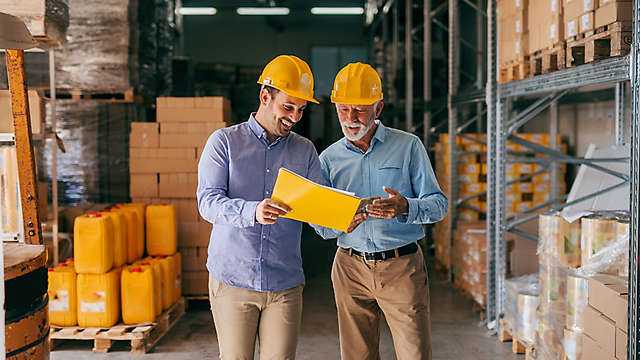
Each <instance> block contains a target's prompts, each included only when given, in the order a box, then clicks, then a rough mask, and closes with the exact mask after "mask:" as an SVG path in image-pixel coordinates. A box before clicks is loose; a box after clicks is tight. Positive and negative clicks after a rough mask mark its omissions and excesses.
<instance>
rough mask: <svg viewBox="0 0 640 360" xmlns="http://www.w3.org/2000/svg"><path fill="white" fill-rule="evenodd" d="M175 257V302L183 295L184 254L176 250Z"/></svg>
mask: <svg viewBox="0 0 640 360" xmlns="http://www.w3.org/2000/svg"><path fill="white" fill-rule="evenodd" d="M171 257H173V258H174V265H175V266H174V274H175V281H174V285H175V292H174V297H173V302H176V301H178V299H180V297H181V296H182V255H180V253H179V252H176V253H175V254H174V255H173V256H171Z"/></svg>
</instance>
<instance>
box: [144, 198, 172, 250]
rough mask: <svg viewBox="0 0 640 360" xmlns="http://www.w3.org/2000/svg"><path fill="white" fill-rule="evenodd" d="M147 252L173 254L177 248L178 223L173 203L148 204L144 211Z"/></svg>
mask: <svg viewBox="0 0 640 360" xmlns="http://www.w3.org/2000/svg"><path fill="white" fill-rule="evenodd" d="M146 221H147V223H146V224H147V253H148V254H149V255H167V256H168V255H173V254H175V253H176V251H177V250H178V223H177V220H176V208H175V207H174V206H173V205H167V204H160V205H149V206H147V211H146Z"/></svg>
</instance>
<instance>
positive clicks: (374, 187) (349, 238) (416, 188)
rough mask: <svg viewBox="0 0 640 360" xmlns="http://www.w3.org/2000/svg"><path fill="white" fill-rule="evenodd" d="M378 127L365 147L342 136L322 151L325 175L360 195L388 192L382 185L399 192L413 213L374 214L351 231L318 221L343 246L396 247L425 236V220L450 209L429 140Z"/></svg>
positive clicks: (373, 249)
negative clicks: (429, 152) (429, 150)
mask: <svg viewBox="0 0 640 360" xmlns="http://www.w3.org/2000/svg"><path fill="white" fill-rule="evenodd" d="M376 123H377V124H378V128H377V129H376V132H375V134H374V136H373V139H372V140H371V144H370V146H369V149H368V150H367V151H366V152H363V151H362V150H360V149H359V148H357V147H356V146H354V145H352V144H351V143H350V142H349V141H347V140H346V139H345V138H342V139H340V140H338V141H337V142H335V143H334V144H332V145H331V146H329V147H328V148H327V149H326V150H325V151H323V152H322V154H320V163H321V164H322V174H323V176H324V178H325V181H326V183H327V184H328V185H329V186H332V187H335V188H338V189H342V190H347V191H351V192H354V193H355V194H356V196H358V197H369V196H380V197H388V196H389V195H388V194H387V193H385V192H384V190H382V187H383V186H386V187H390V188H393V189H395V190H397V191H398V192H400V193H401V194H402V195H403V196H404V197H405V198H406V199H407V202H408V203H409V214H408V215H402V216H398V217H396V218H393V219H380V218H374V217H369V218H368V219H367V220H365V221H364V222H363V223H361V224H360V225H359V226H358V227H357V228H356V229H355V230H354V231H353V232H352V233H350V234H347V233H344V232H342V231H338V230H332V229H327V228H323V227H319V226H314V228H315V230H316V232H317V233H318V234H320V235H321V236H322V237H323V238H325V239H329V238H335V237H337V238H338V245H339V246H341V247H344V248H353V249H355V250H358V251H364V252H376V251H384V250H390V249H395V248H398V247H400V246H403V245H406V244H409V243H411V242H415V241H416V240H419V239H421V238H422V237H424V230H423V228H422V225H421V224H426V223H433V222H437V221H440V220H442V219H443V218H444V216H445V215H446V214H447V207H448V203H447V198H446V197H445V195H444V194H443V193H442V191H441V190H440V187H439V186H438V182H437V181H436V177H435V175H434V173H433V169H432V167H431V162H430V161H429V156H428V155H427V152H426V150H425V148H424V145H423V144H422V142H421V141H420V139H419V138H418V137H416V136H415V135H412V134H409V133H407V132H404V131H401V130H397V129H393V128H386V127H385V126H384V125H382V123H380V121H378V120H376Z"/></svg>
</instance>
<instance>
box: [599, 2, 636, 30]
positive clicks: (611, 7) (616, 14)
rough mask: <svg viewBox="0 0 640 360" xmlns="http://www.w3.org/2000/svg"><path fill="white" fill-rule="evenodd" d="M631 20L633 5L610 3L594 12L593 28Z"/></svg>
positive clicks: (629, 3) (628, 3)
mask: <svg viewBox="0 0 640 360" xmlns="http://www.w3.org/2000/svg"><path fill="white" fill-rule="evenodd" d="M631 20H633V3H631V2H610V3H608V4H606V5H603V6H601V7H600V8H598V9H597V10H596V15H595V27H596V28H599V27H602V26H605V25H609V24H613V23H614V22H617V21H631Z"/></svg>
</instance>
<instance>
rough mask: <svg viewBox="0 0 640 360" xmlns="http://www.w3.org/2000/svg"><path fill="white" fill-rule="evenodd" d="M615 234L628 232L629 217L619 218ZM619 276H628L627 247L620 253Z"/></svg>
mask: <svg viewBox="0 0 640 360" xmlns="http://www.w3.org/2000/svg"><path fill="white" fill-rule="evenodd" d="M616 234H617V235H618V236H622V235H625V234H626V235H628V234H629V218H626V219H619V220H618V223H617V224H616ZM618 275H619V276H629V247H627V251H626V252H624V253H623V254H622V255H621V259H620V262H619V266H618Z"/></svg>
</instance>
